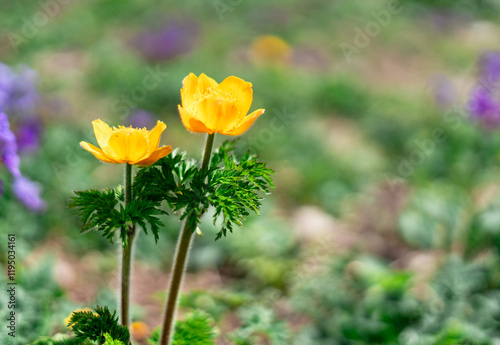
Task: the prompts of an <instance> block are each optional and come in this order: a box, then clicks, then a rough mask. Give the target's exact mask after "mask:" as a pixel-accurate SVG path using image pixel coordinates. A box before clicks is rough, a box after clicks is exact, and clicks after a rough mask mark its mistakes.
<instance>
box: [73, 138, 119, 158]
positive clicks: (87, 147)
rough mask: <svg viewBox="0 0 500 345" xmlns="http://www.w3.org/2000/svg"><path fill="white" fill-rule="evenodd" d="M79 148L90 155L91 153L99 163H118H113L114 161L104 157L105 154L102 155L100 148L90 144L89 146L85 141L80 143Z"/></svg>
mask: <svg viewBox="0 0 500 345" xmlns="http://www.w3.org/2000/svg"><path fill="white" fill-rule="evenodd" d="M80 146H81V147H82V149H84V150H87V151H89V152H90V153H92V154H93V155H94V156H95V158H97V159H99V160H100V161H103V162H106V163H118V162H115V161H114V160H112V159H110V158H108V157H107V156H106V154H104V152H103V151H102V150H101V149H100V148H98V147H95V146H94V145H92V144H89V143H87V142H85V141H81V142H80Z"/></svg>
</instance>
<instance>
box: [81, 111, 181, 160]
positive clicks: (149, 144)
mask: <svg viewBox="0 0 500 345" xmlns="http://www.w3.org/2000/svg"><path fill="white" fill-rule="evenodd" d="M92 126H93V127H94V134H95V137H96V139H97V143H98V144H99V146H100V147H101V148H98V147H96V146H94V145H92V144H89V143H87V142H85V141H82V142H80V146H81V147H82V148H84V149H85V150H87V151H89V152H90V153H92V154H93V155H94V156H95V157H96V158H97V159H99V160H101V161H103V162H107V163H117V164H120V163H129V164H137V165H144V166H145V165H151V164H153V163H154V162H156V161H157V160H158V159H160V158H162V157H165V156H166V155H168V154H169V153H170V152H172V146H170V145H168V146H162V147H158V145H159V144H160V136H161V133H162V132H163V131H164V130H165V128H167V126H166V125H165V124H164V123H163V122H161V121H158V123H157V124H156V126H155V128H153V129H152V130H150V131H148V130H147V129H146V128H132V127H123V126H119V127H118V128H116V127H113V128H111V127H109V126H108V125H107V124H106V123H104V122H103V121H101V120H95V121H92Z"/></svg>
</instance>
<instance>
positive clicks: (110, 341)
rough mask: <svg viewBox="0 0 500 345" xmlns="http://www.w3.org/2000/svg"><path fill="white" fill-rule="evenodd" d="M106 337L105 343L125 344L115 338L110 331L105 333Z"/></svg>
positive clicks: (109, 344) (111, 344) (107, 344)
mask: <svg viewBox="0 0 500 345" xmlns="http://www.w3.org/2000/svg"><path fill="white" fill-rule="evenodd" d="M104 339H105V340H106V341H105V342H104V344H103V345H125V344H124V343H123V342H122V341H119V340H115V339H113V338H112V337H111V335H109V333H104Z"/></svg>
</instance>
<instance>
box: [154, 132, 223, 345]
mask: <svg viewBox="0 0 500 345" xmlns="http://www.w3.org/2000/svg"><path fill="white" fill-rule="evenodd" d="M214 138H215V134H207V139H206V143H205V150H204V152H203V160H202V163H201V171H205V170H206V169H207V168H208V166H209V164H210V157H211V156H212V149H213V146H214ZM191 217H197V215H196V214H193V213H191V214H189V215H188V216H187V217H186V219H185V220H184V224H183V226H182V230H181V233H180V235H179V239H178V240H177V248H176V250H175V256H174V262H173V264H172V270H171V272H172V277H171V278H170V286H169V290H168V296H167V304H166V306H165V314H164V319H163V328H162V332H161V336H160V345H169V344H171V342H172V338H173V334H174V331H175V329H174V323H175V312H176V308H177V300H178V297H179V291H180V288H181V284H182V278H183V276H184V271H185V269H186V263H187V258H188V255H189V249H190V247H191V242H192V237H193V232H194V230H195V229H192V228H191V227H190V226H189V224H192V223H193V222H191V221H190V219H191Z"/></svg>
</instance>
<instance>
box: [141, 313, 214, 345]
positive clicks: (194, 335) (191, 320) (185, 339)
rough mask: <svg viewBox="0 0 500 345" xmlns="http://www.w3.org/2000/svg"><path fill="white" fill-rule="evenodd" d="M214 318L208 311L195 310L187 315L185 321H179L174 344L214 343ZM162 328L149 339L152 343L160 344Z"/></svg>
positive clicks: (176, 325)
mask: <svg viewBox="0 0 500 345" xmlns="http://www.w3.org/2000/svg"><path fill="white" fill-rule="evenodd" d="M212 323H213V320H212V319H211V318H210V316H209V315H208V314H207V313H204V312H202V311H195V312H192V313H189V314H187V315H186V316H185V320H184V321H177V322H176V324H175V333H174V339H173V342H172V345H214V344H215V337H216V332H215V330H214V328H213V327H212ZM159 340H160V329H159V328H158V329H156V330H155V331H153V334H152V335H151V337H150V338H149V339H148V343H149V344H150V345H158V342H159Z"/></svg>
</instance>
